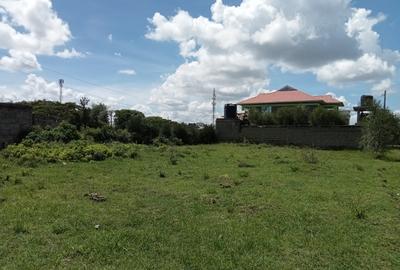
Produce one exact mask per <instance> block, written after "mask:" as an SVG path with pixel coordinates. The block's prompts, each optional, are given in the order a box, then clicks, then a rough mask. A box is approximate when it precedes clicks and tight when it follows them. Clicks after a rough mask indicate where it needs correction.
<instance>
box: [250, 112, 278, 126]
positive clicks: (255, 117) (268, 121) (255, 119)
mask: <svg viewBox="0 0 400 270" xmlns="http://www.w3.org/2000/svg"><path fill="white" fill-rule="evenodd" d="M249 121H250V123H252V124H255V125H258V126H270V125H275V124H276V121H275V118H274V115H273V114H272V113H268V112H259V111H257V110H250V112H249Z"/></svg>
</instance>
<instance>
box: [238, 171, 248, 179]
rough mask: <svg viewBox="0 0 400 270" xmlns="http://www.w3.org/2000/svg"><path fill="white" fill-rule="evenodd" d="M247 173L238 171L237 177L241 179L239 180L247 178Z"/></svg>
mask: <svg viewBox="0 0 400 270" xmlns="http://www.w3.org/2000/svg"><path fill="white" fill-rule="evenodd" d="M249 175H250V174H249V172H246V171H240V172H239V177H241V178H247V177H249Z"/></svg>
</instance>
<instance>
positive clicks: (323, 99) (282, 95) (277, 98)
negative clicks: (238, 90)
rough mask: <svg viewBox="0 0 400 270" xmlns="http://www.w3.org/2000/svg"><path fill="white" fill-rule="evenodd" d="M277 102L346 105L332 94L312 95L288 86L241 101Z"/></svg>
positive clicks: (253, 103)
mask: <svg viewBox="0 0 400 270" xmlns="http://www.w3.org/2000/svg"><path fill="white" fill-rule="evenodd" d="M277 103H322V104H332V105H339V106H344V105H343V103H342V102H341V101H339V100H337V99H335V98H333V97H332V96H329V95H325V96H311V95H309V94H307V93H304V92H302V91H300V90H298V89H295V88H292V87H290V86H286V87H284V88H282V89H280V90H277V91H275V92H272V93H262V94H259V95H258V96H256V97H252V98H249V99H246V100H243V101H241V102H239V105H255V104H277Z"/></svg>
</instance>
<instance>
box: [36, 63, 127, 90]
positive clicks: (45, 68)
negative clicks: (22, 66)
mask: <svg viewBox="0 0 400 270" xmlns="http://www.w3.org/2000/svg"><path fill="white" fill-rule="evenodd" d="M42 68H43V69H44V70H47V71H50V72H53V73H56V74H58V75H62V76H65V77H68V78H70V79H73V80H76V81H80V82H83V83H85V84H88V85H91V86H96V87H99V88H100V89H103V90H107V91H111V92H118V93H120V94H123V95H126V93H125V92H123V91H121V90H117V89H113V88H110V87H105V86H102V85H100V84H97V83H94V82H90V81H87V80H85V79H81V78H78V77H76V76H73V75H70V74H66V73H64V72H59V71H56V70H54V69H50V68H48V67H45V66H42Z"/></svg>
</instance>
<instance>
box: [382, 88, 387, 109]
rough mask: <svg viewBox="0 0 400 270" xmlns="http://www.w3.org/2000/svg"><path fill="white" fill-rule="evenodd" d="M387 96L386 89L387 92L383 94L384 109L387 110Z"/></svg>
mask: <svg viewBox="0 0 400 270" xmlns="http://www.w3.org/2000/svg"><path fill="white" fill-rule="evenodd" d="M386 98H387V91H386V90H385V93H384V94H383V109H385V110H386Z"/></svg>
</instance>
